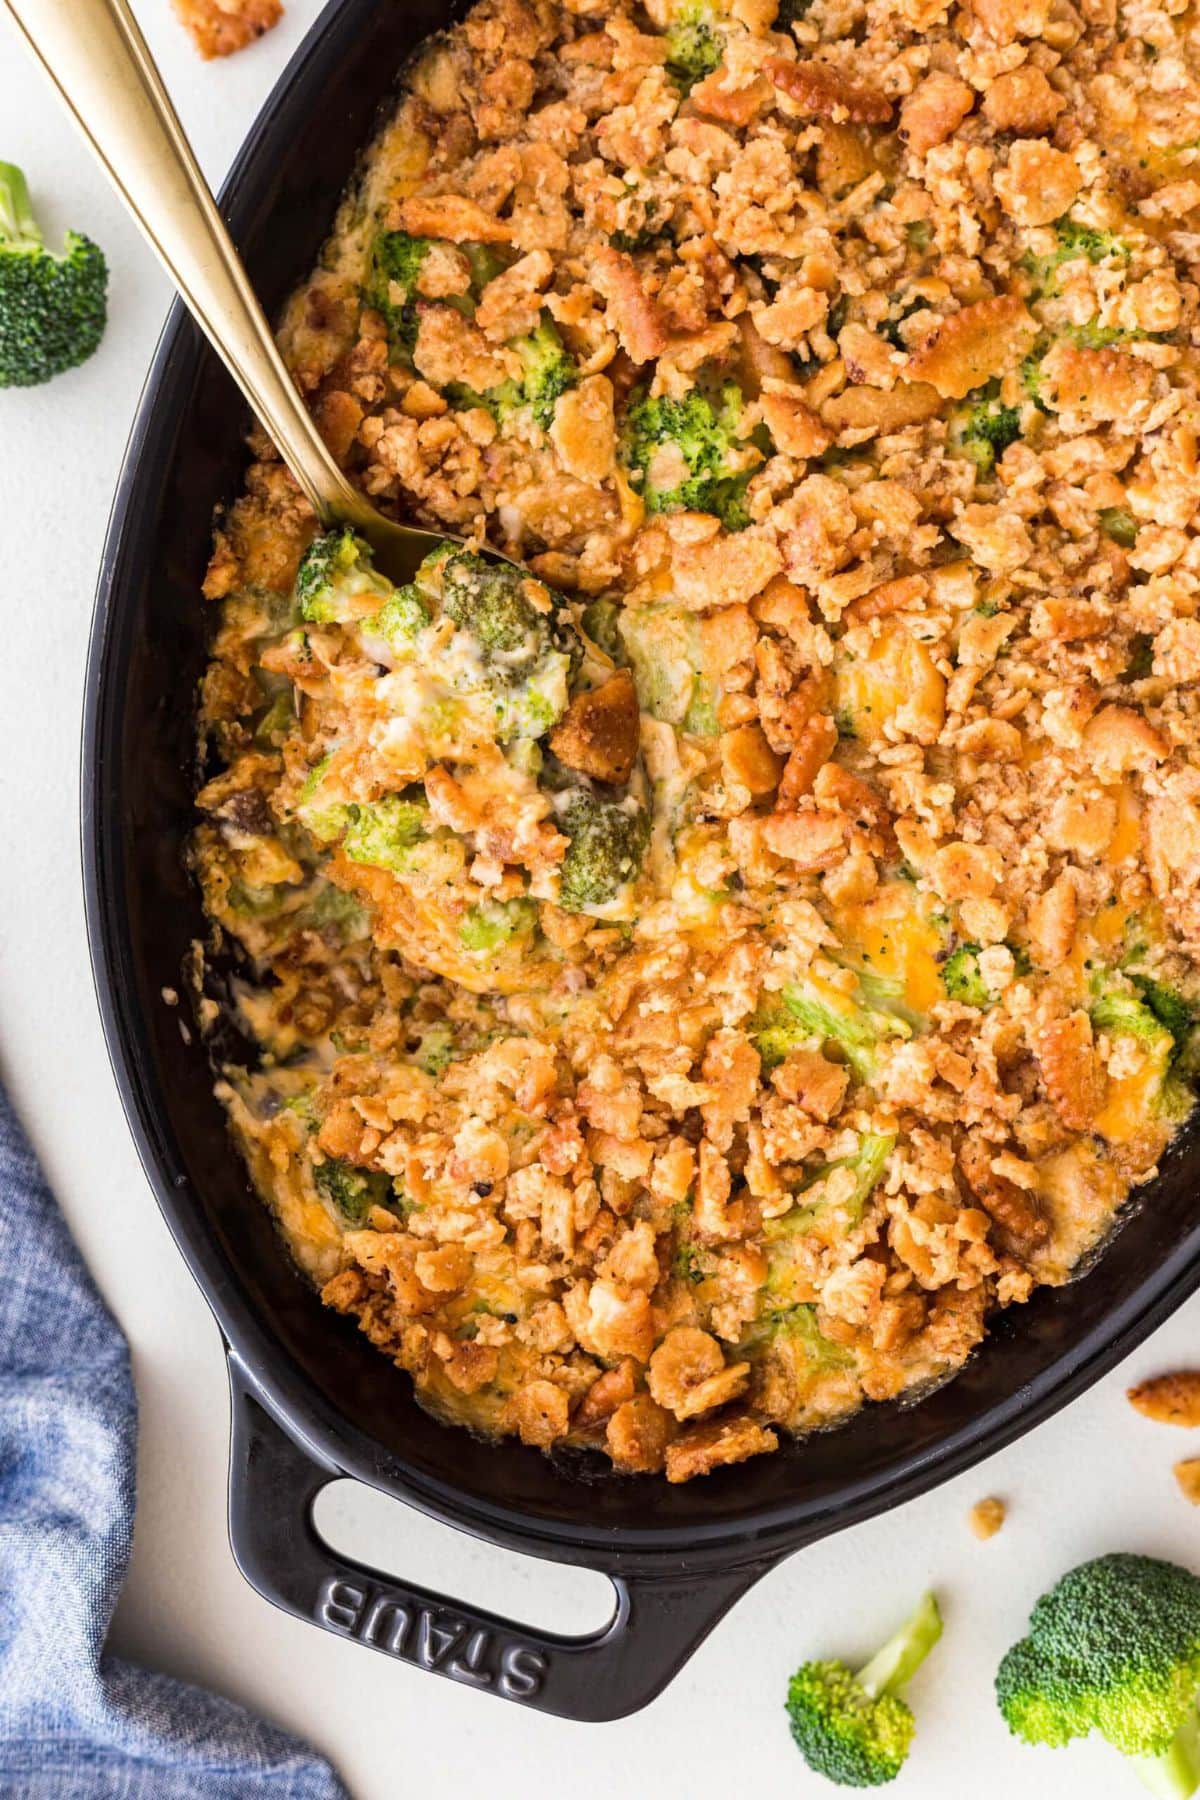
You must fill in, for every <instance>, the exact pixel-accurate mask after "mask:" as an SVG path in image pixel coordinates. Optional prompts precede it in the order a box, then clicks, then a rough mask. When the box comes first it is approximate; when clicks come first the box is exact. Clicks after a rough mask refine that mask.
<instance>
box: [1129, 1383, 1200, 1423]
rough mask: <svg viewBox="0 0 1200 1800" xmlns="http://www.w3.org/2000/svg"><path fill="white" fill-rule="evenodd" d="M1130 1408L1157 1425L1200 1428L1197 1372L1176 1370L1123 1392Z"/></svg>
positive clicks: (1199, 1387) (1199, 1392)
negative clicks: (1199, 1426)
mask: <svg viewBox="0 0 1200 1800" xmlns="http://www.w3.org/2000/svg"><path fill="white" fill-rule="evenodd" d="M1126 1397H1127V1399H1128V1400H1129V1404H1130V1405H1131V1406H1132V1407H1134V1408H1135V1409H1136V1410H1137V1411H1138V1412H1140V1413H1141V1414H1142V1416H1143V1418H1146V1419H1153V1420H1154V1421H1155V1422H1156V1423H1157V1424H1159V1425H1182V1426H1185V1427H1186V1428H1187V1429H1189V1430H1194V1429H1195V1427H1196V1426H1198V1425H1200V1369H1177V1370H1175V1371H1174V1372H1173V1373H1172V1374H1169V1375H1152V1376H1150V1377H1149V1379H1148V1380H1146V1381H1139V1382H1138V1384H1137V1386H1136V1387H1131V1388H1128V1389H1127V1390H1126Z"/></svg>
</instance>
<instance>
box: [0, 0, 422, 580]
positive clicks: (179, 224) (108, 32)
mask: <svg viewBox="0 0 1200 1800" xmlns="http://www.w3.org/2000/svg"><path fill="white" fill-rule="evenodd" d="M0 3H2V4H3V5H5V6H6V7H7V9H8V11H9V12H10V13H11V14H12V16H13V18H14V19H15V20H16V22H17V25H18V27H19V28H20V30H21V32H22V34H23V35H24V37H25V40H26V42H27V43H28V45H29V47H30V49H31V50H32V51H33V53H34V55H35V56H36V57H37V59H38V61H39V62H40V63H41V64H42V66H43V68H44V69H45V70H46V73H47V74H48V75H49V77H50V79H51V81H52V82H53V83H54V85H55V87H56V88H57V89H58V91H59V94H60V95H61V96H62V99H63V100H64V101H65V103H66V105H67V108H68V110H69V111H70V113H71V115H72V117H73V118H74V120H75V123H76V124H77V125H78V126H79V128H80V130H81V131H82V132H83V135H84V137H85V138H86V139H87V141H88V143H89V144H90V145H91V147H92V149H93V150H94V151H95V153H96V155H97V157H98V158H99V160H100V162H101V163H102V164H103V166H104V168H105V170H106V171H107V174H108V177H109V179H110V181H111V182H112V184H113V186H114V187H115V188H116V190H117V192H118V194H119V195H120V196H121V198H122V200H124V202H125V204H126V206H127V207H128V208H129V211H130V212H131V213H132V214H133V217H134V220H135V222H136V223H137V224H138V225H139V226H140V228H141V230H142V232H143V234H144V235H145V237H146V238H147V240H148V241H149V244H150V247H151V248H152V249H153V250H154V251H155V252H156V254H157V255H158V257H159V260H160V261H161V262H162V263H163V265H164V267H165V268H166V271H167V274H168V275H169V276H170V277H171V280H172V281H173V282H174V284H175V286H176V287H177V288H178V290H179V292H180V294H181V296H182V297H183V299H184V301H185V302H186V304H187V306H188V308H189V310H190V311H191V313H192V316H193V318H194V319H195V320H196V323H197V324H198V325H199V327H200V329H201V331H203V332H204V334H205V336H206V337H207V338H208V341H209V343H210V344H211V345H212V347H213V349H214V350H215V351H216V352H217V354H218V356H220V358H221V360H222V361H223V362H224V364H225V366H226V368H227V369H228V370H229V372H230V374H231V375H232V376H233V379H234V380H235V381H236V382H237V384H238V386H239V387H240V388H241V390H242V393H243V394H244V395H245V397H246V399H247V401H248V402H249V403H250V406H251V408H252V409H253V411H254V413H255V415H256V416H257V417H258V419H259V420H260V421H261V422H262V424H263V425H264V426H265V427H266V430H267V431H268V432H269V433H270V436H271V437H272V439H273V440H274V442H275V445H276V447H277V448H278V450H279V453H280V455H281V456H282V457H283V460H284V461H285V462H286V464H287V466H288V468H289V469H290V470H291V472H292V474H293V475H294V476H295V478H296V481H297V483H298V484H299V486H300V488H301V489H302V490H303V492H304V494H305V495H306V496H307V498H308V499H309V500H310V501H311V502H312V505H313V508H314V510H315V512H316V514H317V517H318V518H319V519H320V521H321V523H322V525H323V526H330V525H335V524H348V525H352V526H353V527H354V529H355V530H356V531H359V532H361V533H362V535H363V537H364V538H366V540H367V542H368V543H369V544H370V546H371V548H372V550H373V551H374V553H375V560H376V564H377V566H378V567H379V569H380V570H381V571H382V572H383V574H385V575H387V576H389V577H390V578H391V579H392V580H393V581H396V582H405V581H411V580H412V577H413V575H414V574H415V573H416V570H417V567H418V565H419V564H420V563H421V562H422V560H423V559H424V557H425V556H427V555H428V553H429V551H430V550H432V549H433V547H434V546H435V544H439V543H444V542H445V541H446V539H447V537H449V536H450V535H451V534H450V533H447V532H433V531H420V530H417V529H416V528H415V527H413V526H410V525H398V524H397V523H396V522H395V520H393V519H388V518H385V517H384V515H383V514H382V513H381V512H380V511H379V510H378V509H377V508H376V507H374V506H372V505H371V503H370V501H369V500H367V499H366V498H365V497H364V496H363V495H362V494H360V493H359V491H358V489H357V488H356V487H354V485H353V484H352V483H351V482H350V481H348V480H347V479H346V476H345V475H344V474H343V473H342V471H341V469H339V468H338V466H337V464H336V463H335V461H334V460H333V457H332V456H331V455H330V453H329V451H328V449H327V448H326V446H325V443H324V441H323V440H322V438H321V435H320V433H319V432H318V430H317V428H316V426H315V424H314V423H313V420H312V418H311V416H310V415H309V412H308V410H307V408H306V407H305V405H304V403H303V401H302V400H301V399H300V396H299V394H298V393H297V391H296V388H295V385H294V383H293V381H292V378H291V376H290V375H289V374H288V371H287V369H286V368H285V366H284V362H283V358H282V357H281V356H280V354H279V350H278V348H277V346H276V343H275V339H274V337H273V336H272V335H271V328H270V326H269V325H268V324H267V321H266V319H265V317H264V316H263V311H262V308H261V307H260V306H259V304H258V301H257V299H256V298H255V295H254V290H253V288H252V287H251V286H250V282H249V279H248V277H247V275H246V271H245V269H244V268H243V267H242V263H241V259H240V257H239V256H238V253H237V251H236V250H235V249H234V247H233V242H232V240H231V239H230V236H229V233H228V232H227V231H226V229H225V224H224V221H223V220H222V218H221V215H220V213H219V212H218V211H217V208H216V203H215V202H214V200H213V197H212V194H211V193H210V192H209V189H208V185H207V183H206V182H205V179H204V177H203V175H202V174H201V173H200V168H199V165H198V164H197V162H196V158H195V156H194V155H193V154H192V149H191V146H190V144H189V143H188V141H187V138H186V137H185V136H184V132H183V127H182V126H181V125H180V123H179V120H178V118H177V117H176V115H175V109H174V107H173V106H172V105H171V102H170V100H169V98H168V96H167V91H166V89H165V88H164V86H163V83H162V77H161V76H160V74H159V72H158V70H157V68H156V67H155V64H154V59H153V57H152V56H151V55H150V52H149V50H148V49H147V47H146V43H145V40H144V38H143V37H142V34H141V32H140V31H139V29H138V26H137V22H136V20H135V19H134V17H133V14H132V13H131V12H130V10H129V7H128V5H127V4H126V0H0Z"/></svg>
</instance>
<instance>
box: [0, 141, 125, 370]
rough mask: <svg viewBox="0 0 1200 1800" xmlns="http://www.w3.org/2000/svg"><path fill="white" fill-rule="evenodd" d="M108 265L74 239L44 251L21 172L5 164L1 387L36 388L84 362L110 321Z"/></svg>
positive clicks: (0, 211)
mask: <svg viewBox="0 0 1200 1800" xmlns="http://www.w3.org/2000/svg"><path fill="white" fill-rule="evenodd" d="M107 292H108V265H107V263H106V262H105V260H104V253H103V251H102V250H100V249H99V247H98V246H97V245H96V244H93V243H92V241H91V239H90V238H86V237H83V236H82V235H81V234H80V233H79V232H77V231H69V232H68V233H67V237H66V245H65V248H64V250H63V254H62V255H61V256H55V255H53V254H52V252H51V251H49V250H47V248H46V245H45V242H44V240H43V238H42V234H41V232H40V230H39V229H38V225H37V221H36V220H35V219H34V216H33V209H32V207H31V206H30V203H29V189H28V187H27V186H26V184H25V177H24V175H23V174H22V173H21V171H20V169H18V168H16V167H15V166H14V165H13V164H12V163H0V387H37V386H39V385H40V384H41V383H42V382H43V381H50V380H51V379H52V378H53V377H54V376H55V375H61V374H62V373H63V372H64V371H65V370H67V369H74V368H76V367H77V366H78V365H79V364H80V363H82V362H86V361H87V359H88V357H89V356H91V354H92V352H93V351H94V350H95V348H96V346H97V345H98V344H99V342H100V339H101V338H102V337H103V336H104V327H105V325H106V323H107V321H108V301H107Z"/></svg>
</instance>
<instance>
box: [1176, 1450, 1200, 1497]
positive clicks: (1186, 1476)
mask: <svg viewBox="0 0 1200 1800" xmlns="http://www.w3.org/2000/svg"><path fill="white" fill-rule="evenodd" d="M1175 1480H1176V1481H1177V1483H1178V1484H1179V1491H1180V1493H1181V1494H1182V1495H1183V1497H1184V1499H1185V1500H1187V1501H1188V1502H1189V1503H1190V1504H1191V1505H1192V1506H1200V1456H1188V1457H1185V1458H1184V1459H1183V1461H1182V1462H1177V1463H1176V1464H1175Z"/></svg>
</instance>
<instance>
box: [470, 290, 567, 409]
mask: <svg viewBox="0 0 1200 1800" xmlns="http://www.w3.org/2000/svg"><path fill="white" fill-rule="evenodd" d="M508 348H509V349H510V350H515V351H516V353H517V355H518V356H519V357H520V359H521V363H522V365H523V367H522V373H521V375H520V377H519V378H517V377H510V378H509V380H507V381H502V382H501V383H500V384H499V386H498V387H494V388H487V389H486V390H485V391H484V392H483V393H482V394H481V393H478V392H477V391H476V390H475V389H474V388H470V387H467V386H466V384H465V383H464V382H458V381H455V382H451V383H450V385H449V387H447V389H446V398H447V399H448V400H449V402H450V404H451V405H452V406H453V407H455V408H456V409H457V410H458V411H460V412H465V411H467V410H468V409H469V408H471V407H476V406H481V407H483V409H484V411H485V412H490V413H491V415H492V417H493V418H494V419H495V420H496V422H497V424H500V425H502V424H503V423H504V422H505V420H506V419H507V418H509V416H510V415H511V414H513V413H516V412H522V411H524V410H525V409H526V408H528V409H529V411H530V412H532V414H533V417H534V419H535V421H536V422H537V424H538V425H540V426H541V428H542V430H543V431H546V430H548V429H549V427H550V426H551V425H552V424H553V422H554V407H555V404H556V402H557V400H558V397H559V395H560V394H565V393H566V391H567V389H568V388H571V387H574V386H575V383H576V382H577V381H578V380H579V370H578V369H577V368H576V366H575V364H574V362H573V361H572V359H571V357H570V356H568V354H567V352H566V350H564V348H563V343H562V339H561V338H560V337H559V335H558V330H557V328H556V326H555V324H554V321H553V319H552V318H551V317H550V315H549V313H543V315H542V319H541V323H540V324H539V325H538V326H537V328H536V330H534V331H531V332H529V333H527V335H526V336H524V337H516V338H510V340H509V344H508Z"/></svg>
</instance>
